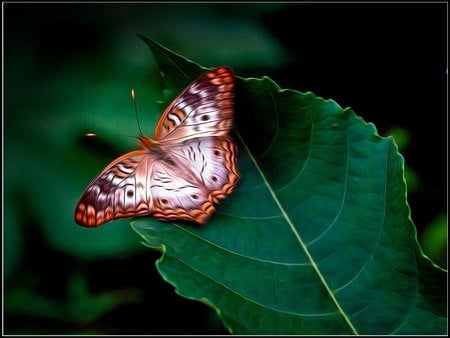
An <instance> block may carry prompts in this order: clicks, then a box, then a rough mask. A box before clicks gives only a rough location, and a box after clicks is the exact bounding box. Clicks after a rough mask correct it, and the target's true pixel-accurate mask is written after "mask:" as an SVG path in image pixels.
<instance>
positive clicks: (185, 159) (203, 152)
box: [150, 137, 239, 224]
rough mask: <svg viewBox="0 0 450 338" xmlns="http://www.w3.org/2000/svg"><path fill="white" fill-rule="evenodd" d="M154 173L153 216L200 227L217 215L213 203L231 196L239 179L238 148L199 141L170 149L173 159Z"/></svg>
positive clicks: (159, 164)
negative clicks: (178, 220)
mask: <svg viewBox="0 0 450 338" xmlns="http://www.w3.org/2000/svg"><path fill="white" fill-rule="evenodd" d="M167 153H169V151H167ZM152 169H153V172H152V179H151V187H150V189H151V191H152V193H151V195H152V197H153V208H154V209H153V210H152V216H153V217H156V218H160V219H165V220H174V219H185V220H190V221H194V222H196V223H199V224H203V223H204V222H205V221H206V220H207V219H208V217H209V216H210V215H211V214H212V213H213V212H214V210H215V208H214V206H213V202H217V201H218V199H221V198H224V197H225V196H226V195H228V194H230V193H231V192H232V190H233V188H234V186H235V185H236V183H237V181H238V179H239V174H238V173H237V171H236V146H235V144H234V143H233V141H232V140H231V139H230V138H222V137H205V138H196V139H192V140H188V141H185V142H183V143H181V144H178V145H174V146H171V148H170V157H168V158H165V159H162V160H160V161H158V162H157V163H155V164H154V166H153V168H152Z"/></svg>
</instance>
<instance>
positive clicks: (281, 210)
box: [236, 130, 359, 335]
mask: <svg viewBox="0 0 450 338" xmlns="http://www.w3.org/2000/svg"><path fill="white" fill-rule="evenodd" d="M236 135H237V136H238V138H239V139H240V141H241V143H242V145H243V146H244V148H245V150H246V152H247V153H248V155H249V157H250V160H251V161H252V162H253V164H254V165H255V168H256V170H257V171H258V173H259V175H260V176H261V178H262V180H263V182H264V184H265V185H266V187H267V189H268V190H269V193H270V194H271V196H272V198H273V200H274V202H275V204H276V205H277V207H278V209H279V210H280V212H281V214H282V215H283V218H284V219H285V220H286V222H287V223H288V225H289V227H290V229H291V231H292V232H293V234H294V236H295V237H296V239H297V241H298V243H299V244H300V246H301V248H302V249H303V251H304V252H305V254H306V256H307V257H308V259H309V261H310V262H311V266H312V267H313V269H314V270H315V271H316V273H317V275H318V277H319V279H320V281H321V282H322V284H323V286H324V287H325V289H326V290H327V293H328V294H329V296H330V297H331V299H332V301H333V302H334V304H335V305H336V307H337V309H338V311H339V312H340V313H341V315H342V317H343V318H344V320H345V321H346V322H347V324H348V326H349V327H350V329H351V330H352V332H353V333H354V334H356V335H358V334H359V333H358V331H357V330H356V328H355V327H354V326H353V324H352V322H351V321H350V318H349V317H348V316H347V314H346V313H345V311H344V309H342V307H341V306H340V304H339V302H338V301H337V299H336V297H335V296H334V293H333V292H332V290H331V288H330V287H329V285H328V283H327V282H326V281H325V278H324V276H323V275H322V273H321V272H320V270H319V267H318V266H317V264H316V262H315V261H314V259H313V257H312V255H311V253H310V252H309V250H308V248H307V246H306V245H305V243H304V242H303V240H302V239H301V237H300V234H299V233H298V231H297V229H296V228H295V226H294V224H293V223H292V221H291V219H290V217H289V215H288V214H287V212H286V211H285V210H284V208H283V206H282V204H281V202H280V201H279V200H278V197H277V195H276V193H275V191H274V190H273V189H272V186H271V185H270V183H269V182H268V180H267V178H266V176H265V175H264V172H263V171H262V170H261V168H260V167H259V165H258V162H257V161H256V158H255V157H254V156H253V154H252V152H251V151H250V149H249V148H248V146H247V143H246V142H245V141H244V139H243V138H242V136H241V134H240V133H239V132H238V131H237V130H236Z"/></svg>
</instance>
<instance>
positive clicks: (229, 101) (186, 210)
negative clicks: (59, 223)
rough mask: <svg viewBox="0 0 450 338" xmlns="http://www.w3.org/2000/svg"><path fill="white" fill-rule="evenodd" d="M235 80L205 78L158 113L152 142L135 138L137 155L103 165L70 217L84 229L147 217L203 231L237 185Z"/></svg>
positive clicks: (224, 71) (223, 73)
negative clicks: (199, 227)
mask: <svg viewBox="0 0 450 338" xmlns="http://www.w3.org/2000/svg"><path fill="white" fill-rule="evenodd" d="M233 88H234V77H233V73H232V71H231V69H230V68H228V67H220V68H216V69H214V70H210V71H208V72H206V73H205V74H203V75H202V76H200V77H199V78H198V79H197V80H195V81H194V82H193V83H191V84H190V85H189V86H188V87H187V88H186V89H185V90H184V91H183V92H182V93H181V94H180V95H179V96H178V97H177V98H176V99H175V100H174V101H173V102H172V103H171V104H170V105H169V107H168V108H167V109H166V110H165V111H164V113H163V114H162V116H161V118H160V120H159V122H158V124H157V126H156V130H155V135H154V137H153V138H150V137H148V136H144V135H140V136H138V141H139V144H140V146H141V148H142V149H141V150H136V151H132V152H130V153H127V154H125V155H122V156H121V157H119V158H118V159H116V160H114V161H113V162H112V163H110V164H109V165H108V166H107V167H106V168H105V169H104V170H103V171H102V172H101V173H100V174H99V175H98V176H97V177H96V178H95V179H94V180H93V181H92V182H91V184H90V185H89V186H88V188H87V189H86V191H85V192H84V194H83V195H82V196H81V198H80V201H79V202H78V204H77V206H76V209H75V221H76V222H77V223H78V224H80V225H83V226H88V227H92V226H99V225H101V224H103V223H105V222H108V221H111V220H114V219H118V218H124V217H136V216H144V215H150V216H152V217H154V218H157V219H161V220H166V221H174V220H180V219H181V220H188V221H192V222H195V223H198V224H204V223H205V222H206V220H207V219H208V218H209V217H210V215H211V214H212V213H213V212H214V210H215V207H214V204H213V203H216V202H217V201H218V200H219V199H221V198H224V197H226V196H227V195H228V194H230V193H231V192H232V190H233V188H234V186H235V185H236V184H237V181H238V180H239V174H238V172H237V170H236V161H237V160H236V157H237V151H236V145H235V143H234V142H233V140H232V139H231V138H230V137H229V131H230V129H231V127H232V122H233V113H234V112H233Z"/></svg>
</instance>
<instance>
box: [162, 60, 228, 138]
mask: <svg viewBox="0 0 450 338" xmlns="http://www.w3.org/2000/svg"><path fill="white" fill-rule="evenodd" d="M233 89H234V75H233V72H232V70H231V69H230V68H229V67H219V68H216V69H214V70H210V71H208V72H206V73H205V74H203V75H201V76H200V77H199V78H198V79H197V80H195V81H194V82H192V83H191V84H190V85H189V86H188V87H187V88H186V89H185V90H184V91H183V92H182V93H181V94H180V95H178V96H177V97H176V98H175V100H173V102H172V103H171V104H170V105H169V107H167V109H166V110H165V111H164V113H163V114H162V116H161V118H160V120H159V122H158V125H157V126H156V130H155V140H157V141H159V142H161V143H174V142H176V143H179V142H182V141H186V140H189V139H193V138H197V137H207V136H227V135H228V132H229V131H230V129H231V126H232V124H233Z"/></svg>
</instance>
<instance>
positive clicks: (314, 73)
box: [3, 3, 447, 334]
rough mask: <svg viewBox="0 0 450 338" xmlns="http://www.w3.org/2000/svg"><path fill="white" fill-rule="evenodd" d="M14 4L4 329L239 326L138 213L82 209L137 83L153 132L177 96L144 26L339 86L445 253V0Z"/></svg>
mask: <svg viewBox="0 0 450 338" xmlns="http://www.w3.org/2000/svg"><path fill="white" fill-rule="evenodd" d="M3 9H4V13H3V14H4V217H3V221H4V222H3V223H4V225H3V226H4V243H3V244H4V256H3V257H4V268H3V273H4V296H5V297H4V306H5V307H4V310H5V313H4V330H5V332H4V333H7V334H13V333H16V334H17V333H25V334H26V333H30V334H75V333H79V334H84V333H96V334H206V333H209V334H219V333H226V331H225V330H224V329H223V328H222V326H221V324H220V322H219V320H218V319H217V317H216V315H215V314H214V313H213V312H212V310H210V309H209V308H208V307H207V306H205V305H203V304H200V303H196V302H193V301H189V300H186V299H183V298H181V297H179V296H177V295H176V294H175V292H174V290H173V288H172V287H171V286H170V285H169V284H166V283H165V282H164V281H163V280H162V279H161V277H160V276H159V275H158V274H157V272H156V268H155V266H154V262H155V260H156V259H157V258H158V257H159V253H157V252H153V251H150V250H148V249H146V248H145V247H144V246H142V245H141V244H140V243H139V238H138V236H137V235H136V234H135V233H134V232H133V231H132V230H131V228H130V227H129V226H128V222H127V221H117V222H112V223H110V224H108V225H106V226H104V227H101V228H99V229H84V228H81V227H79V226H77V225H76V224H75V223H74V222H73V220H72V215H73V208H74V206H75V203H76V201H77V199H78V197H79V195H80V194H81V192H82V191H83V189H84V188H85V187H86V186H87V184H88V183H89V182H90V180H91V179H92V178H93V177H94V176H95V175H96V174H97V173H98V171H99V170H101V169H102V168H103V167H104V166H105V165H106V164H107V163H108V162H109V161H111V160H112V159H113V158H115V157H116V156H119V155H120V154H122V153H123V152H125V151H128V150H132V149H134V148H135V147H136V140H135V139H133V138H132V137H130V136H136V135H137V134H138V129H137V122H136V117H135V115H134V108H133V105H132V102H131V99H130V94H129V92H130V89H131V88H135V90H136V93H137V95H138V99H137V100H138V108H139V121H140V123H141V126H142V128H143V130H144V132H145V133H147V134H149V135H150V136H151V135H152V132H153V128H154V125H155V123H156V121H157V118H158V117H159V114H160V112H161V110H162V109H163V108H164V107H162V106H160V105H159V104H158V103H157V102H158V100H160V99H164V98H166V97H167V93H165V92H163V91H162V82H161V77H160V76H159V74H158V71H157V68H156V65H155V62H154V60H153V58H152V56H151V54H150V52H149V50H148V48H147V46H146V45H145V44H144V43H143V42H142V41H141V40H140V39H138V38H137V37H136V33H143V34H145V35H147V36H149V37H151V38H153V39H155V40H156V41H158V42H160V43H161V44H163V45H165V46H166V47H168V48H171V49H172V50H174V51H176V52H177V53H180V54H181V55H184V56H186V57H188V58H189V59H191V60H193V61H196V62H198V63H200V64H202V65H204V66H218V65H229V66H231V67H233V68H234V70H235V72H236V73H237V74H239V75H241V76H257V77H259V76H262V75H268V76H270V77H271V78H272V79H273V80H275V81H276V82H277V83H278V84H279V85H280V86H281V87H284V88H292V89H296V90H299V91H302V92H306V91H312V92H314V93H315V94H317V95H319V96H322V97H324V98H331V99H334V100H335V101H336V102H338V103H339V104H340V105H341V106H343V107H346V106H351V107H352V108H353V109H354V110H355V111H356V113H357V114H359V115H360V116H362V117H363V118H364V119H365V120H366V121H369V122H373V123H374V124H375V125H376V126H377V128H378V131H379V133H380V134H381V135H388V134H392V133H393V134H395V135H396V137H398V139H397V140H398V143H399V145H401V152H402V154H403V155H404V156H405V160H406V165H407V179H408V183H409V187H408V188H409V196H408V200H409V203H410V206H411V209H412V219H413V221H414V222H415V224H416V226H417V228H418V232H419V238H420V239H421V240H422V239H424V241H425V242H426V243H428V244H427V245H428V246H427V250H428V251H426V252H427V253H428V254H430V255H432V256H433V257H434V258H435V260H436V261H437V262H438V263H439V264H440V265H441V266H446V251H445V250H446V248H445V247H443V246H442V245H443V243H444V244H445V243H446V222H447V218H446V217H447V216H446V205H447V204H446V202H447V201H446V186H447V184H446V183H447V182H446V173H447V168H446V156H447V152H446V150H447V148H446V140H447V128H446V123H445V122H446V121H447V109H446V92H447V63H446V62H447V33H446V24H447V22H446V19H447V18H446V5H445V4H444V3H441V4H425V3H424V4H336V5H332V4H14V3H6V4H3ZM87 132H96V133H99V134H103V135H104V136H101V137H99V138H96V139H89V138H86V137H84V136H83V134H84V133H87ZM255 132H256V131H255ZM123 135H125V136H123ZM432 225H434V227H433V228H431V230H430V226H432ZM423 236H425V237H423ZM427 241H428V242H427ZM430 243H431V244H430Z"/></svg>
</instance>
